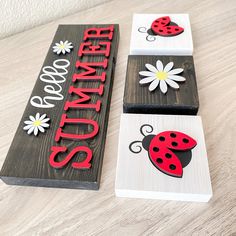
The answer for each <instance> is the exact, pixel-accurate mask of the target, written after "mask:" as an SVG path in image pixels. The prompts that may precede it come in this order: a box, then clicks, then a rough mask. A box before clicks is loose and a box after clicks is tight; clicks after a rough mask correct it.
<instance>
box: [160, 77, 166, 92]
mask: <svg viewBox="0 0 236 236" xmlns="http://www.w3.org/2000/svg"><path fill="white" fill-rule="evenodd" d="M160 89H161V91H162V93H166V92H167V84H166V82H165V81H164V80H161V82H160Z"/></svg>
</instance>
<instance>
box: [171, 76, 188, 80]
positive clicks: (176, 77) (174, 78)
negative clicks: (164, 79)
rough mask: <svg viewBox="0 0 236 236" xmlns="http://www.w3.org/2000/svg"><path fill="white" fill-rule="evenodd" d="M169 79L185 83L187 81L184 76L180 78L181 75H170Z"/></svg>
mask: <svg viewBox="0 0 236 236" xmlns="http://www.w3.org/2000/svg"><path fill="white" fill-rule="evenodd" d="M168 79H171V80H175V81H185V80H186V79H185V78H184V77H183V76H179V75H168Z"/></svg>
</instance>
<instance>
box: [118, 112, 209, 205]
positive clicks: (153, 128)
mask: <svg viewBox="0 0 236 236" xmlns="http://www.w3.org/2000/svg"><path fill="white" fill-rule="evenodd" d="M115 190H116V195H117V196H120V197H135V198H153V199H164V200H179V201H199V202H208V201H209V199H210V198H211V196H212V188H211V180H210V175H209V168H208V160H207V153H206V147H205V141H204V134H203V128H202V122H201V118H200V117H199V116H173V115H172V116H170V115H146V114H139V115H137V114H123V115H122V117H121V124H120V138H119V150H118V164H117V176H116V187H115Z"/></svg>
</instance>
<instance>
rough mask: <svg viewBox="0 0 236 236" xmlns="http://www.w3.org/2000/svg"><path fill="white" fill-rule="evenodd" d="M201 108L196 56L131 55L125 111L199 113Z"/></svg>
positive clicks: (128, 67) (127, 74)
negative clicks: (195, 65)
mask: <svg viewBox="0 0 236 236" xmlns="http://www.w3.org/2000/svg"><path fill="white" fill-rule="evenodd" d="M198 108H199V101H198V91H197V82H196V76H195V70H194V62H193V57H192V56H141V55H131V56H129V57H128V66H127V72H126V82H125V92H124V99H123V110H124V112H125V113H152V114H179V115H195V114H197V112H198Z"/></svg>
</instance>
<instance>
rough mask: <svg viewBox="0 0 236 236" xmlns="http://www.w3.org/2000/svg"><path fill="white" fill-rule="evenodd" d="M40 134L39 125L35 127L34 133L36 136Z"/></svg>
mask: <svg viewBox="0 0 236 236" xmlns="http://www.w3.org/2000/svg"><path fill="white" fill-rule="evenodd" d="M37 134H38V127H34V135H35V136H36V135H37Z"/></svg>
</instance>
